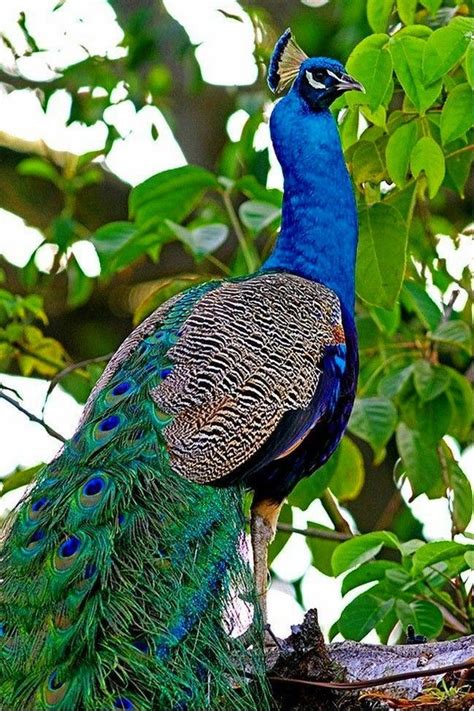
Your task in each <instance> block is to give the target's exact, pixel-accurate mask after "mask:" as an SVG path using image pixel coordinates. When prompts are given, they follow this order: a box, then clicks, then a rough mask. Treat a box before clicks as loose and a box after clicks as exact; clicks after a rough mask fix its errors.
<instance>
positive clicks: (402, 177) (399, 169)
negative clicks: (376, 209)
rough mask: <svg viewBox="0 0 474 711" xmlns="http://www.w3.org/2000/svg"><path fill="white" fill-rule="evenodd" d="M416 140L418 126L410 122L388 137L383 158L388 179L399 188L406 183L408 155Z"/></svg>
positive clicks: (408, 165) (408, 163) (414, 122)
mask: <svg viewBox="0 0 474 711" xmlns="http://www.w3.org/2000/svg"><path fill="white" fill-rule="evenodd" d="M417 138H418V125H417V123H416V121H410V122H409V123H404V124H402V125H401V126H399V127H398V128H397V129H396V130H395V131H394V132H393V133H392V135H391V136H390V138H389V139H388V143H387V148H386V152H385V157H386V161H387V170H388V174H389V176H390V178H391V179H392V180H393V182H394V183H396V185H397V186H398V187H399V188H401V187H403V186H404V185H405V184H406V182H407V173H408V168H409V167H410V155H411V152H412V150H413V148H414V147H415V144H416V141H417Z"/></svg>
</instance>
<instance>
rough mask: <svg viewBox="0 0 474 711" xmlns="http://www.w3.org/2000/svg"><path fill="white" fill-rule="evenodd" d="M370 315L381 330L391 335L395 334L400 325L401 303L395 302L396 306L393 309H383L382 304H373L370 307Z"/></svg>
mask: <svg viewBox="0 0 474 711" xmlns="http://www.w3.org/2000/svg"><path fill="white" fill-rule="evenodd" d="M370 315H371V316H372V318H373V319H374V321H375V323H376V324H377V326H378V327H379V328H380V330H381V331H382V332H384V333H387V334H388V335H389V336H394V335H395V333H396V332H397V329H398V328H399V327H400V321H401V313H400V304H398V303H397V304H395V307H394V308H393V309H392V310H391V311H389V310H388V309H382V308H381V307H380V306H373V307H372V308H371V309H370Z"/></svg>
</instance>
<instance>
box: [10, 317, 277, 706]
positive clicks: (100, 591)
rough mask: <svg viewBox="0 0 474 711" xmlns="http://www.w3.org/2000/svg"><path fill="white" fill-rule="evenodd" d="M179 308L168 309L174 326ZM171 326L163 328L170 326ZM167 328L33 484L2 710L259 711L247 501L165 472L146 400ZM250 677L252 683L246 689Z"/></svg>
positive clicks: (15, 542) (13, 548) (13, 545)
mask: <svg viewBox="0 0 474 711" xmlns="http://www.w3.org/2000/svg"><path fill="white" fill-rule="evenodd" d="M182 310H183V306H182V304H181V305H180V309H177V310H176V314H177V316H178V319H177V320H179V317H180V316H181V315H182ZM168 322H169V319H168ZM173 325H174V324H170V323H168V324H166V322H165V331H162V332H160V334H159V336H161V338H160V337H157V336H156V334H155V335H154V336H152V337H149V338H147V339H145V340H144V341H143V342H142V343H141V344H140V346H139V347H138V348H137V349H136V350H135V351H134V352H133V353H132V354H131V355H130V356H129V357H128V358H127V360H126V361H125V363H124V364H123V365H122V366H121V367H120V369H119V370H118V371H117V372H116V373H115V374H114V376H113V378H112V380H111V381H110V382H109V383H108V384H107V386H106V387H105V388H104V389H103V390H101V391H100V392H99V393H98V395H97V397H96V399H95V401H94V405H93V408H92V411H91V412H90V415H89V417H88V419H87V421H86V422H85V423H84V424H83V426H82V427H81V429H80V430H79V432H78V433H77V434H76V435H75V436H74V438H73V439H72V440H71V441H70V442H69V443H67V445H66V446H65V448H64V450H63V451H62V453H61V454H60V456H59V457H58V458H56V459H55V460H54V461H53V462H52V463H51V464H50V465H48V466H47V467H46V468H45V469H44V470H43V471H42V473H41V475H40V477H39V480H38V483H37V484H36V486H35V487H34V489H33V490H32V491H31V492H30V494H29V495H28V497H27V499H26V500H25V501H24V502H23V503H22V505H21V506H20V508H19V511H18V513H17V515H16V518H15V520H14V522H13V524H12V526H11V530H10V532H9V534H8V537H7V540H6V543H5V546H4V549H3V552H2V560H1V562H0V578H1V579H2V580H3V582H2V594H1V598H0V709H2V710H3V711H7V710H8V711H17V710H18V711H20V710H21V711H26V710H27V709H32V710H34V711H36V710H38V711H39V710H50V709H57V710H58V711H59V710H66V711H72V710H73V709H74V711H80V710H81V709H84V711H85V710H89V709H90V710H91V711H98V710H100V711H102V709H104V710H106V709H110V710H111V711H113V710H114V709H123V710H125V711H132V709H135V710H136V711H148V710H149V711H152V710H153V711H156V710H160V709H163V710H167V709H175V711H191V710H193V709H195V710H196V711H197V710H199V711H201V710H202V709H229V710H230V709H232V710H234V709H235V710H239V709H241V710H242V711H244V710H247V709H259V711H260V710H264V709H266V708H268V707H269V702H268V695H267V690H266V685H265V668H264V660H263V653H262V649H261V644H262V638H263V634H262V629H261V622H260V620H259V619H256V620H254V624H253V626H252V631H253V634H254V639H253V644H251V645H249V637H248V635H246V638H245V643H244V642H243V641H242V640H241V639H239V638H238V636H237V632H238V627H237V629H234V633H233V634H229V632H230V628H231V627H232V625H234V626H235V625H236V623H237V622H236V621H237V616H238V607H239V605H240V607H242V606H247V608H249V609H251V610H253V611H254V613H255V616H256V618H258V613H257V612H256V611H257V610H258V605H256V602H255V599H254V591H253V583H252V576H251V572H250V570H249V568H248V565H247V563H246V562H245V561H244V560H243V558H242V551H241V550H239V549H241V548H242V531H243V527H244V520H243V513H242V491H240V490H239V489H237V488H231V489H213V488H210V487H205V486H201V485H197V484H192V483H190V482H188V481H186V480H184V479H183V478H181V477H179V476H177V475H176V474H174V473H173V472H172V471H171V469H170V467H169V465H168V461H167V455H166V451H165V448H164V445H163V439H162V435H161V430H162V428H163V426H164V424H166V416H164V415H163V413H159V412H157V411H156V409H155V406H154V404H153V402H152V400H151V399H150V397H149V395H148V393H149V390H150V388H151V387H153V386H154V385H157V384H158V382H159V379H160V377H165V376H166V373H165V372H164V371H163V369H164V368H166V367H167V366H168V362H167V360H166V350H167V347H169V345H170V343H171V342H172V341H173V338H174V335H173V329H172V328H171V326H173ZM249 672H250V674H251V676H252V679H253V681H249Z"/></svg>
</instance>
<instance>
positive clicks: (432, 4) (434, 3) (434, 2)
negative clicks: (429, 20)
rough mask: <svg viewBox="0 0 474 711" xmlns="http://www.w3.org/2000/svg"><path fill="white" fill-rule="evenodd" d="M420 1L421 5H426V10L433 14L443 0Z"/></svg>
mask: <svg viewBox="0 0 474 711" xmlns="http://www.w3.org/2000/svg"><path fill="white" fill-rule="evenodd" d="M420 2H421V4H422V5H423V7H426V9H427V10H428V12H430V13H431V14H432V15H434V14H435V13H436V12H437V11H438V10H439V8H440V7H441V4H442V2H443V0H420Z"/></svg>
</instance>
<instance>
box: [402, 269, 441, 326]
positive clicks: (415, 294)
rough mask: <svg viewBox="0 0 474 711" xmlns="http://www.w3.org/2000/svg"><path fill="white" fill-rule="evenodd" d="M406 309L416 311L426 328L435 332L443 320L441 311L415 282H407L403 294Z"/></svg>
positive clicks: (423, 288) (422, 287)
mask: <svg viewBox="0 0 474 711" xmlns="http://www.w3.org/2000/svg"><path fill="white" fill-rule="evenodd" d="M401 297H402V302H403V304H404V306H405V307H406V308H408V309H409V310H411V311H414V312H415V313H416V315H417V316H418V318H419V319H420V321H421V323H422V324H423V325H424V326H425V328H427V329H429V330H431V331H432V330H433V329H435V328H436V326H437V325H438V324H439V322H440V320H441V309H440V308H439V306H438V305H437V304H435V302H434V301H433V300H432V299H431V297H430V296H429V295H428V294H427V293H426V289H425V287H424V286H421V284H418V283H417V282H415V281H406V282H405V283H404V284H403V289H402V293H401Z"/></svg>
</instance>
